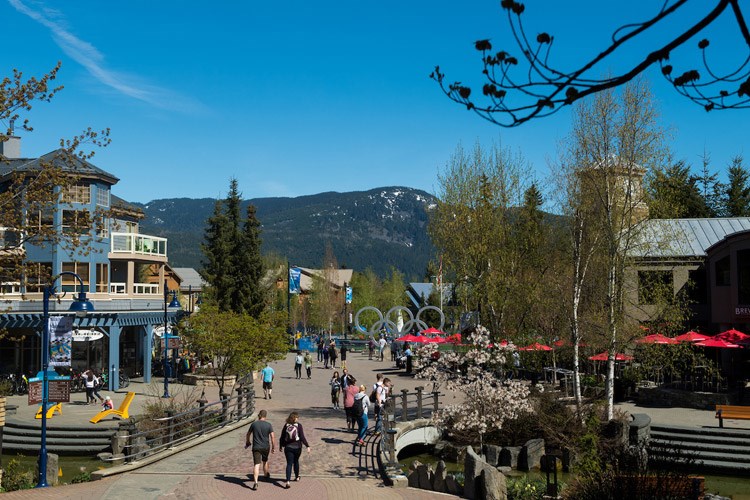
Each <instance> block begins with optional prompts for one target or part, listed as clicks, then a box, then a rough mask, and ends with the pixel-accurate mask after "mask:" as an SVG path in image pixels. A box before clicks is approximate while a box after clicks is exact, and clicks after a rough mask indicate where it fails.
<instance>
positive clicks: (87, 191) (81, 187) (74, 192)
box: [62, 184, 91, 204]
mask: <svg viewBox="0 0 750 500" xmlns="http://www.w3.org/2000/svg"><path fill="white" fill-rule="evenodd" d="M62 199H63V200H62V201H63V203H84V204H89V203H91V186H89V185H85V184H73V185H72V186H68V187H67V188H65V189H63V197H62Z"/></svg>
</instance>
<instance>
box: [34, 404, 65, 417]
mask: <svg viewBox="0 0 750 500" xmlns="http://www.w3.org/2000/svg"><path fill="white" fill-rule="evenodd" d="M55 412H57V413H59V414H60V415H62V403H57V404H56V405H52V406H49V407H47V418H52V417H54V416H55ZM36 418H37V419H41V418H42V405H39V409H38V410H37V411H36Z"/></svg>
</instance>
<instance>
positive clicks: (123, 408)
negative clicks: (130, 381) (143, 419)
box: [89, 392, 135, 424]
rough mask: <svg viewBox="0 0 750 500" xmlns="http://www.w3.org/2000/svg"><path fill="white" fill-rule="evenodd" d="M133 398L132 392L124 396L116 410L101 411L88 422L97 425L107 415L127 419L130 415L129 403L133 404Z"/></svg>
mask: <svg viewBox="0 0 750 500" xmlns="http://www.w3.org/2000/svg"><path fill="white" fill-rule="evenodd" d="M134 397H135V393H134V392H129V393H127V394H126V395H125V399H123V400H122V403H120V406H119V407H118V408H117V409H116V410H103V411H100V412H99V413H97V414H96V416H95V417H94V418H92V419H91V420H89V422H91V423H92V424H96V423H98V422H99V421H100V420H101V419H103V418H104V417H107V416H109V415H114V416H116V417H120V418H129V417H130V414H129V413H128V408H129V407H130V403H132V402H133V398H134Z"/></svg>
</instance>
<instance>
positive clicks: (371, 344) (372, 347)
mask: <svg viewBox="0 0 750 500" xmlns="http://www.w3.org/2000/svg"><path fill="white" fill-rule="evenodd" d="M367 350H368V351H369V353H370V356H369V358H368V359H372V353H373V351H375V341H374V340H373V339H372V338H370V341H369V342H368V343H367Z"/></svg>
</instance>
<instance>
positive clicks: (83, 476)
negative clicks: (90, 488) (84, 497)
mask: <svg viewBox="0 0 750 500" xmlns="http://www.w3.org/2000/svg"><path fill="white" fill-rule="evenodd" d="M89 481H91V473H90V472H88V471H82V472H81V473H80V474H78V475H77V476H75V477H73V479H71V480H70V482H71V484H76V483H88V482H89Z"/></svg>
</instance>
